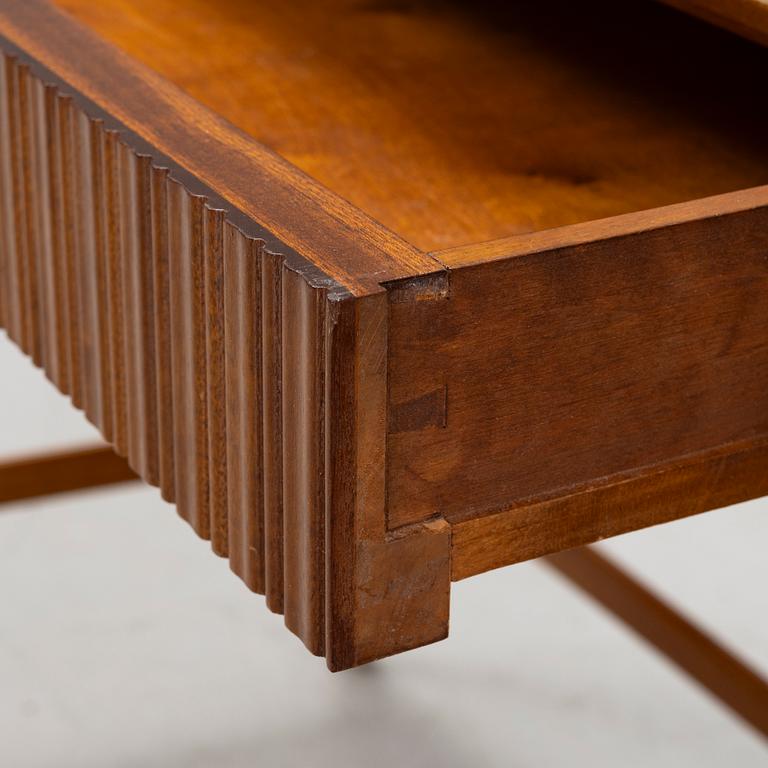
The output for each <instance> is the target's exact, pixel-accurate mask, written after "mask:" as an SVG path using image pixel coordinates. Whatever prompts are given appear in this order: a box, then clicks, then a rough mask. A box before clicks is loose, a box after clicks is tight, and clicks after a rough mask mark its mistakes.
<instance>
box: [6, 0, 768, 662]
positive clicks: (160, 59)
mask: <svg viewBox="0 0 768 768" xmlns="http://www.w3.org/2000/svg"><path fill="white" fill-rule="evenodd" d="M58 5H59V6H61V7H64V8H66V9H68V11H69V12H71V13H72V14H75V15H76V16H78V17H79V18H81V19H83V20H85V21H86V22H87V23H88V24H89V25H91V26H92V27H93V29H94V30H97V32H94V31H88V30H87V29H85V28H84V27H83V26H81V24H80V23H78V22H77V21H76V20H75V19H74V18H73V17H72V16H71V15H69V13H67V12H64V11H62V10H61V9H60V8H58V9H57V8H54V7H52V6H51V5H50V4H49V3H47V2H44V0H29V1H28V2H27V1H25V2H22V0H8V2H5V3H3V4H2V5H1V6H0V36H2V39H1V40H0V48H1V49H2V51H3V55H2V57H0V159H1V160H2V163H1V164H0V216H1V217H2V219H1V221H2V228H0V287H1V290H0V322H1V323H2V325H3V327H5V328H6V329H7V330H8V333H9V335H10V336H11V338H12V339H13V340H14V341H15V342H16V343H17V344H19V346H20V347H21V348H22V349H24V350H25V351H26V352H27V353H28V354H29V355H30V356H31V357H32V359H33V360H34V361H35V362H36V363H37V364H38V365H40V366H41V367H42V368H43V369H44V370H45V371H46V373H47V375H48V376H49V377H50V378H51V379H52V380H53V381H54V383H55V384H56V386H57V387H58V388H59V389H60V390H61V391H62V392H65V393H69V394H70V396H71V398H72V400H73V403H74V404H75V405H76V406H77V407H81V408H83V409H84V411H85V412H86V414H87V416H88V417H89V418H90V419H91V421H93V422H94V424H96V426H97V427H98V428H99V429H100V431H101V432H102V434H103V435H104V436H105V438H106V439H107V440H109V441H110V442H112V443H113V445H114V446H115V448H116V450H117V451H118V452H119V453H120V454H121V455H124V456H126V457H127V458H128V461H129V463H130V465H131V466H132V467H133V469H134V470H135V471H136V472H137V473H138V474H139V475H141V477H142V478H143V479H144V480H145V481H146V482H149V483H151V484H155V485H158V486H159V487H160V489H161V492H162V494H163V496H164V498H166V499H167V500H169V501H173V502H175V503H176V505H177V508H178V511H179V514H180V515H181V516H182V517H183V518H184V519H186V520H187V521H188V522H189V523H190V525H191V526H192V527H193V528H194V530H195V531H196V532H197V533H198V534H199V535H200V536H202V537H204V538H206V539H210V540H211V546H212V548H213V550H214V551H215V552H216V553H217V554H219V555H221V556H225V557H228V558H229V562H230V566H231V568H232V570H233V571H234V572H235V573H237V574H238V575H239V576H240V578H241V579H242V580H243V581H244V582H245V583H246V584H247V585H248V586H249V587H250V588H251V589H252V590H254V591H256V592H260V593H264V594H266V599H267V604H268V605H269V607H270V608H271V609H272V610H274V611H277V612H283V613H284V614H285V622H286V624H287V625H288V627H289V628H290V629H291V630H292V631H293V632H294V633H295V634H296V635H298V636H299V637H300V638H301V640H302V641H303V642H304V643H305V645H306V646H307V647H308V648H309V649H310V650H311V651H312V652H313V653H316V654H320V655H324V656H326V659H327V662H328V665H329V666H330V667H331V669H334V670H336V669H344V668H347V667H350V666H354V665H357V664H362V663H365V662H367V661H371V660H373V659H376V658H380V657H382V656H386V655H389V654H392V653H397V652H399V651H402V650H406V649H409V648H414V647H417V646H419V645H423V644H425V643H428V642H432V641H434V640H438V639H440V638H442V637H444V636H445V635H446V633H447V628H448V610H449V591H450V582H451V579H458V578H463V577H465V576H469V575H472V574H474V573H478V572H480V571H482V570H487V569H488V568H492V567H498V566H500V565H505V564H508V563H512V562H517V561H519V560H522V559H526V558H530V557H536V556H539V555H542V554H546V553H550V552H556V551H558V550H560V549H563V548H566V547H571V546H574V545H577V544H583V543H587V542H590V541H593V540H596V539H598V538H600V537H604V536H608V535H615V534H616V533H620V532H625V531H629V530H634V529H636V528H639V527H643V526H646V525H651V524H655V523H659V522H664V521H666V520H670V519H673V518H675V517H681V516H684V515H690V514H694V513H697V512H701V511H704V510H707V509H711V508H714V507H716V506H722V505H726V504H730V503H735V502H737V501H742V500H744V499H748V498H752V497H754V496H757V495H761V494H764V493H766V479H765V478H766V477H768V473H767V472H766V468H767V465H768V459H767V454H766V445H765V440H766V439H768V421H766V414H768V408H767V407H766V406H768V401H767V400H766V392H768V387H766V379H768V346H766V336H765V328H766V327H768V310H767V309H766V307H768V302H766V301H765V297H766V294H767V293H768V262H766V260H765V248H764V243H765V235H764V233H765V230H766V227H767V226H768V188H767V187H760V186H755V185H757V184H760V183H762V182H764V181H766V180H767V179H768V148H767V147H766V144H765V141H764V137H765V135H766V128H767V127H768V112H767V111H766V106H765V105H764V104H763V103H762V102H760V101H756V100H755V98H754V93H755V89H756V87H757V86H758V85H759V84H760V83H761V82H762V81H761V80H760V75H759V72H760V71H761V70H760V67H761V66H763V65H764V52H763V51H762V50H761V49H760V48H758V47H757V46H753V45H752V44H749V43H747V42H745V41H742V40H739V39H738V38H736V37H733V36H731V35H729V34H727V33H725V32H722V31H720V30H716V29H713V28H710V27H708V26H706V25H704V24H701V23H700V22H698V21H696V20H693V19H690V18H687V17H686V16H684V15H681V14H678V13H677V12H674V11H672V10H670V9H667V8H664V7H663V6H662V5H660V4H652V3H645V2H643V3H632V4H628V5H627V8H626V9H625V8H622V9H621V12H620V13H619V12H618V11H615V10H614V9H613V6H612V4H609V3H602V2H598V0H595V7H596V8H598V9H599V10H600V14H599V15H598V16H597V17H595V19H592V18H589V17H583V14H582V12H581V10H580V9H577V10H573V9H571V6H570V5H569V4H565V3H562V4H558V12H562V14H563V16H562V19H563V20H567V23H565V21H563V23H561V24H560V25H559V26H558V29H561V30H562V31H557V29H556V28H555V27H553V25H551V24H550V23H549V18H550V16H551V9H548V10H547V11H546V14H545V13H544V11H539V10H538V9H537V7H535V5H534V4H514V7H512V6H510V7H509V8H506V9H505V8H504V7H501V4H498V5H497V4H493V3H485V2H482V3H480V4H479V5H477V7H473V8H472V9H468V8H467V7H466V6H460V5H459V4H457V3H450V2H449V3H434V4H432V3H428V4H426V5H424V6H421V5H419V6H418V7H411V6H409V5H406V6H404V7H402V8H401V7H400V6H386V7H379V6H375V7H370V8H369V7H366V8H365V9H359V8H358V9H357V10H355V9H350V8H348V7H347V6H346V5H343V4H341V3H340V2H338V0H334V2H331V0H328V2H324V3H319V4H314V3H299V4H294V5H292V6H290V7H289V8H288V7H286V8H283V7H282V6H281V8H280V10H279V12H278V11H277V10H272V7H271V5H270V4H269V3H258V2H250V3H247V4H245V3H241V2H239V1H238V0H225V1H224V2H222V3H218V4H210V3H207V2H205V3H204V2H202V0H200V1H199V2H198V0H194V1H193V2H191V3H185V4H184V13H183V14H176V13H174V11H175V10H178V5H177V4H175V3H172V2H171V0H154V2H152V3H145V2H144V0H137V1H136V2H131V3H127V2H126V3H124V2H120V1H119V0H108V2H105V3H103V4H93V3H87V4H86V3H81V2H79V0H59V3H58ZM627 19H628V20H627ZM662 27H663V28H668V29H669V31H670V36H669V40H670V42H665V40H666V38H663V39H662V40H660V42H659V44H658V46H657V48H656V49H655V50H654V55H653V56H648V55H647V39H649V36H650V34H651V31H652V30H653V31H655V30H656V29H658V28H662ZM574 29H577V30H578V29H581V30H583V31H584V32H585V34H584V35H580V34H573V33H572V32H573V30H574ZM139 30H140V31H139ZM587 32H589V34H586V33H587ZM110 39H111V40H113V41H115V42H116V43H118V44H119V45H120V46H122V47H123V48H124V49H125V51H127V52H128V53H125V52H120V51H118V50H117V49H116V48H115V47H113V45H112V44H110V43H109V42H108V40H110ZM654 39H656V38H654ZM381 40H384V41H385V42H386V43H388V44H389V46H388V53H387V56H382V55H381V49H380V47H379V46H380V45H381V43H380V42H376V41H381ZM682 46H685V48H686V50H687V51H688V55H686V56H685V57H681V56H680V55H679V52H680V49H681V47H682ZM129 54H130V55H129ZM641 54H642V55H641ZM705 54H706V55H705ZM142 60H143V62H144V64H142V63H140V61H142ZM145 64H149V65H151V66H152V67H153V68H154V69H156V70H158V72H159V73H160V74H158V72H156V71H153V70H151V69H148V68H147V67H146V66H145ZM164 76H165V77H164ZM166 78H168V79H166ZM659 82H664V83H665V84H666V85H667V88H666V90H665V89H660V88H659ZM178 86H182V87H183V88H185V89H186V90H187V91H188V92H189V93H184V92H183V91H182V90H180V89H179V87H178ZM713 93H716V94H717V98H712V94H713ZM190 94H191V95H190ZM227 119H229V120H232V121H233V122H235V123H236V124H237V125H238V127H233V125H232V124H231V123H230V122H227ZM261 141H263V142H264V143H265V144H267V145H269V146H271V147H272V149H273V150H275V151H276V152H279V153H280V155H281V156H279V155H277V154H275V152H273V151H271V150H270V149H268V148H267V147H265V146H263V145H262V144H261V143H260V142H261ZM283 156H284V157H283ZM286 158H287V159H286ZM289 160H290V161H292V162H293V163H295V165H292V164H291V162H288V161H289ZM301 169H303V170H304V171H306V172H308V173H309V174H310V175H311V176H312V177H313V178H310V176H307V175H305V174H304V173H303V172H302V170H301ZM321 182H322V183H321ZM324 185H327V186H324ZM718 192H723V193H724V194H720V195H716V196H714V197H706V196H707V195H711V194H713V193H718ZM345 198H349V199H350V200H351V202H347V201H346V200H345ZM679 201H687V202H679ZM668 203H675V204H674V205H668ZM358 206H360V207H358ZM604 216H608V217H609V218H599V217H604ZM555 225H564V226H557V227H556V228H555V229H546V228H547V227H553V226H555ZM390 228H391V229H390ZM392 230H394V232H393V231H392ZM395 232H396V233H397V234H395ZM401 236H403V237H404V238H406V239H402V237H401ZM489 238H490V240H489ZM481 241H482V242H481ZM448 246H450V247H448ZM427 249H433V250H432V252H431V253H427V252H426V251H427Z"/></svg>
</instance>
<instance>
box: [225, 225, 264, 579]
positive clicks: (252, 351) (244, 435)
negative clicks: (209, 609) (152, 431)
mask: <svg viewBox="0 0 768 768" xmlns="http://www.w3.org/2000/svg"><path fill="white" fill-rule="evenodd" d="M262 258H263V253H262V248H261V246H260V244H259V243H258V242H256V241H253V240H250V239H247V238H245V237H243V235H242V233H241V232H239V231H238V230H237V229H236V228H235V227H234V226H232V225H231V224H226V225H225V241H224V318H225V334H224V335H225V339H226V348H225V351H226V354H225V368H226V402H227V407H226V427H227V430H226V439H227V504H228V516H229V559H230V566H231V568H232V570H233V571H234V572H235V573H236V574H237V575H238V576H240V578H241V579H243V581H244V582H245V583H246V584H247V585H248V587H249V588H250V589H252V590H254V591H256V592H261V593H263V592H264V591H265V584H264V498H263V497H264V493H263V481H264V472H263V450H262V421H263V405H262V387H261V381H262V370H261V365H262V361H261V347H262V339H261V270H260V264H261V259H262Z"/></svg>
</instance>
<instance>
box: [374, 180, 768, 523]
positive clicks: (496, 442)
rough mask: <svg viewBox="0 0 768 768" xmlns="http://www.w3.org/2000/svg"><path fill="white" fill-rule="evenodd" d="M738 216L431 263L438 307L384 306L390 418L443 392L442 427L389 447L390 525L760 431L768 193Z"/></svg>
mask: <svg viewBox="0 0 768 768" xmlns="http://www.w3.org/2000/svg"><path fill="white" fill-rule="evenodd" d="M734 202H735V201H734V200H733V199H732V198H730V197H729V198H728V199H727V200H719V201H709V202H706V201H704V202H703V203H697V204H695V205H693V204H691V205H684V206H681V207H677V208H676V209H675V210H672V211H667V212H666V213H663V214H657V218H656V220H655V221H654V222H653V223H650V222H649V221H648V220H647V218H646V217H645V216H640V217H638V216H636V215H633V216H629V217H627V218H626V219H625V220H624V228H623V229H617V228H615V222H612V223H611V224H609V225H608V227H607V231H604V230H603V227H602V225H601V224H600V223H594V224H593V225H592V226H591V227H590V230H589V232H588V233H587V232H584V231H583V230H582V231H581V232H580V235H581V236H580V237H578V238H577V241H576V242H575V244H573V245H571V244H569V242H568V241H569V234H568V233H567V232H564V233H561V236H560V238H559V241H557V240H556V233H551V234H550V235H548V236H547V237H544V236H541V237H540V238H539V239H536V238H530V239H528V238H525V239H522V242H520V243H518V242H512V243H508V251H507V253H508V257H507V258H503V259H499V260H494V259H492V258H488V259H486V260H483V261H481V262H480V263H477V264H474V265H473V264H471V263H469V261H470V260H469V259H468V258H466V256H465V255H464V256H462V255H459V256H458V257H457V256H456V255H455V254H453V255H452V254H441V256H440V258H441V259H443V260H445V262H446V263H447V264H450V265H451V267H452V269H451V272H450V277H449V280H447V281H446V282H447V283H448V284H447V285H446V288H445V290H444V292H443V294H442V295H441V296H440V297H438V298H436V299H435V300H434V301H431V302H427V301H420V302H393V303H392V305H391V312H392V326H393V329H394V331H395V332H394V333H393V341H392V345H391V349H390V385H389V397H390V410H391V411H392V412H395V413H397V412H398V411H399V410H400V409H402V408H410V407H412V405H411V404H413V403H422V405H424V406H425V407H426V405H427V403H428V402H430V401H427V400H425V398H427V396H428V395H429V394H430V393H434V392H436V391H439V390H441V389H442V388H445V390H446V391H447V395H446V399H445V401H446V402H447V416H446V417H445V418H444V419H443V417H442V416H440V415H438V417H437V418H434V417H433V418H432V421H433V422H434V423H433V424H425V426H424V427H423V428H408V429H403V430H400V431H397V432H396V433H393V434H390V436H389V442H388V459H389V473H390V478H389V519H390V524H392V525H395V526H396V525H404V524H407V523H411V522H415V521H417V520H420V519H424V518H425V517H428V516H430V515H433V514H435V513H436V512H438V511H439V512H440V514H442V515H443V516H444V517H445V518H446V519H448V520H449V521H450V522H451V523H458V522H460V521H464V520H467V519H470V518H472V517H479V516H482V515H486V514H489V513H496V512H499V511H502V510H504V509H505V508H510V507H513V506H514V507H519V506H521V505H524V504H534V503H537V502H538V501H540V500H543V499H547V498H554V497H557V496H565V495H571V494H573V493H575V492H577V491H579V490H581V489H585V488H594V487H595V486H596V485H599V484H604V483H606V482H610V479H611V478H612V477H616V476H619V475H622V474H623V473H626V472H637V473H639V472H646V473H652V472H655V471H656V470H655V468H656V467H659V466H661V465H664V464H666V463H669V462H673V461H677V460H678V459H680V458H682V457H686V456H691V455H694V454H697V453H701V452H704V451H708V450H710V449H713V448H716V447H718V446H721V445H727V444H730V443H735V442H738V441H742V440H749V439H753V438H754V437H757V436H764V435H766V434H768V387H766V382H767V381H768V343H766V341H767V339H766V328H768V301H766V300H765V297H766V296H768V262H766V258H765V232H766V231H767V230H768V189H766V188H761V189H759V190H755V191H753V192H750V193H745V194H744V195H743V196H742V197H741V198H740V200H739V202H738V204H737V205H735V206H733V208H732V210H730V211H729V206H731V204H732V203H734ZM715 211H716V213H715ZM649 224H650V226H649ZM553 240H555V242H553ZM542 241H543V242H542ZM486 249H487V250H489V251H493V253H494V255H495V253H496V252H497V249H498V244H490V245H488V246H487V247H486ZM470 250H471V251H472V253H474V254H477V252H478V251H482V250H483V249H482V248H478V247H473V248H472V249H470ZM441 402H442V401H431V406H430V407H432V408H435V407H436V406H438V405H439V404H440V403H441ZM443 422H444V423H443ZM756 482H759V479H758V478H756ZM759 487H761V488H762V487H763V486H762V483H760V486H759Z"/></svg>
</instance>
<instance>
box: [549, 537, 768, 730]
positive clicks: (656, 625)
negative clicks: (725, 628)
mask: <svg viewBox="0 0 768 768" xmlns="http://www.w3.org/2000/svg"><path fill="white" fill-rule="evenodd" d="M545 562H547V563H549V564H550V565H551V566H553V567H554V568H555V569H556V570H558V571H559V572H560V573H562V574H563V575H564V576H566V577H567V578H568V579H569V580H570V581H572V582H573V583H574V584H576V586H578V587H579V588H580V589H582V590H584V591H585V592H586V593H587V594H588V595H589V596H590V597H592V598H593V599H594V600H596V601H597V602H598V603H600V605H602V606H603V607H604V608H606V609H607V610H608V611H610V612H611V613H612V614H614V615H615V616H617V617H618V618H619V619H621V620H622V621H623V622H624V623H625V624H627V625H628V626H629V627H631V628H632V629H633V630H634V631H635V632H637V633H638V634H639V635H640V636H641V637H643V638H645V640H647V641H648V642H649V643H651V645H653V646H654V647H655V648H656V649H657V650H659V651H660V652H661V653H663V654H665V655H666V656H667V657H668V658H669V659H670V660H671V661H673V662H674V663H675V664H677V665H678V666H679V667H681V668H682V669H683V671H684V672H686V673H687V674H688V675H690V676H691V677H692V678H693V679H694V680H696V681H697V682H698V683H699V684H700V685H702V686H703V687H704V688H707V689H708V690H709V691H710V692H711V693H713V694H714V695H715V696H716V697H717V698H718V699H720V700H721V701H722V702H723V703H724V704H725V705H726V706H728V707H730V708H731V709H732V710H733V711H734V712H735V713H736V714H738V715H739V716H740V717H742V718H744V720H746V721H747V722H748V723H749V724H750V725H752V726H753V727H754V728H756V729H757V730H758V731H759V732H760V733H761V734H762V735H763V736H766V737H768V681H766V680H765V679H763V678H762V677H761V676H760V675H759V674H758V673H757V672H755V671H754V670H753V669H750V668H749V667H748V666H747V665H746V664H745V663H744V662H743V661H741V660H740V659H738V658H737V657H736V656H734V655H733V654H732V653H731V652H729V651H728V650H726V649H725V648H723V647H722V646H720V645H719V644H718V643H717V642H716V641H715V640H714V639H712V638H711V637H710V636H709V635H708V634H707V633H705V632H703V631H702V630H701V629H699V628H698V627H697V626H696V625H695V624H693V623H692V622H691V621H690V620H688V619H686V618H685V617H684V616H682V615H681V614H679V613H678V612H677V611H675V610H673V609H672V608H671V607H670V606H669V605H667V604H666V603H664V602H663V601H662V600H661V599H660V598H659V597H657V596H656V595H655V594H653V592H651V591H650V590H649V589H648V588H647V587H644V586H643V585H642V584H641V583H639V582H638V581H636V580H635V579H633V578H632V577H631V576H630V575H629V574H627V573H625V572H624V571H622V570H621V569H620V568H619V567H617V566H616V565H615V564H614V563H612V562H611V560H610V559H608V558H606V557H605V556H604V555H601V554H599V553H598V552H596V551H595V550H594V549H572V550H570V551H567V552H560V553H559V554H557V555H552V556H550V557H549V558H547V560H546V561H545Z"/></svg>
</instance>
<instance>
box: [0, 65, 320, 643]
mask: <svg viewBox="0 0 768 768" xmlns="http://www.w3.org/2000/svg"><path fill="white" fill-rule="evenodd" d="M0 68H1V69H0V77H1V82H0V160H1V161H2V162H1V164H0V321H1V322H2V325H3V327H4V328H5V329H6V330H7V332H8V334H9V336H10V337H11V338H12V339H13V340H14V341H15V342H16V343H17V344H19V346H21V348H22V349H23V350H24V351H25V352H26V353H27V354H29V355H30V356H31V357H32V359H33V360H34V361H35V362H36V363H37V364H38V365H40V366H41V367H42V368H44V370H45V372H46V373H47V375H48V376H49V378H50V379H51V380H52V381H53V382H54V383H55V384H56V386H57V387H58V388H59V389H60V390H61V391H62V392H65V393H68V394H69V395H70V396H71V398H72V401H73V403H74V404H75V405H77V406H78V407H80V408H82V409H83V410H84V412H85V413H86V415H87V417H88V418H89V419H90V420H91V421H92V422H93V423H94V424H95V425H96V426H97V427H98V428H99V430H100V431H101V433H102V434H103V435H104V437H105V438H106V439H107V440H109V441H110V442H111V443H112V444H113V446H114V448H115V450H116V451H117V452H118V453H120V454H121V455H124V456H125V457H126V458H127V459H128V461H129V463H130V466H131V467H132V468H133V469H134V470H135V471H136V472H137V474H139V475H140V476H141V477H142V478H143V479H144V480H145V481H147V482H148V483H151V484H153V485H157V486H159V487H160V489H161V492H162V495H163V497H164V498H165V499H166V500H168V501H172V502H175V503H176V505H177V508H178V512H179V514H180V515H181V517H183V518H184V519H185V520H187V521H188V522H189V524H190V525H191V526H192V527H193V528H194V530H195V531H196V532H197V533H198V534H199V535H200V536H202V537H204V538H208V539H210V540H211V543H212V547H213V549H214V551H215V552H216V553H217V554H219V555H222V556H226V557H228V558H229V561H230V565H231V568H232V570H233V571H234V572H235V573H236V574H237V575H238V576H239V577H240V578H241V579H242V580H243V581H244V582H245V583H246V584H247V585H248V587H250V588H251V589H252V590H254V591H257V592H260V593H266V594H267V602H268V605H269V607H270V608H271V609H272V610H274V611H278V612H282V610H283V606H284V605H285V608H286V614H287V615H286V623H287V624H288V626H289V627H290V628H291V629H292V630H293V631H294V632H295V633H296V634H298V635H299V636H300V637H301V638H302V639H303V640H304V642H305V643H306V644H307V646H308V647H309V648H310V649H311V650H313V651H314V652H316V653H322V651H323V634H324V632H323V620H324V618H323V615H324V614H323V610H324V606H323V600H324V595H323V579H324V562H323V557H324V553H323V514H324V502H323V473H324V466H323V462H324V460H325V457H324V447H323V445H324V444H323V428H322V424H323V393H324V383H323V382H324V376H325V371H324V364H325V363H324V354H323V352H322V350H323V349H324V343H323V336H324V333H325V323H326V313H325V306H326V295H327V286H328V282H327V281H326V282H322V280H318V278H317V275H310V274H308V273H307V271H306V268H305V267H304V266H302V264H300V263H298V262H296V263H294V262H292V263H291V264H290V265H289V264H288V263H287V262H286V257H285V256H282V255H279V254H276V253H274V252H272V251H271V250H268V249H267V248H266V246H265V243H264V241H263V240H261V239H259V238H257V237H252V236H249V235H247V234H245V233H244V232H243V231H242V229H240V228H238V226H236V225H235V223H234V222H233V221H232V220H230V218H229V217H228V214H227V212H226V211H225V210H222V209H221V208H220V207H217V206H216V205H215V204H213V203H212V202H211V201H210V200H209V199H207V198H206V197H205V196H203V195H201V194H196V193H194V192H192V191H191V190H190V189H189V188H188V186H185V184H184V183H182V182H181V181H179V180H177V179H176V178H174V177H173V173H172V171H169V169H168V168H165V167H162V166H161V165H159V164H158V163H156V162H154V161H153V158H152V157H151V156H150V155H148V154H143V153H140V152H138V151H136V150H135V149H134V148H133V147H132V146H131V144H130V137H126V136H124V135H122V134H121V133H120V132H119V131H117V130H114V129H111V128H108V127H106V126H105V125H104V123H103V122H102V120H101V119H98V118H95V117H93V116H92V115H89V114H88V113H87V110H86V109H85V108H84V107H83V106H82V105H80V104H79V102H77V101H75V100H74V99H73V98H71V97H69V96H67V95H63V94H62V93H60V92H59V91H58V90H57V88H56V87H55V86H52V85H49V84H45V83H44V82H43V81H42V80H41V79H39V78H38V77H36V76H35V75H34V74H33V73H32V72H31V71H30V69H29V68H28V66H27V65H26V64H24V63H21V62H19V61H18V60H17V59H16V58H15V57H14V56H11V55H6V54H4V55H3V56H2V57H0ZM292 258H294V259H295V256H294V257H292ZM318 350H320V351H318Z"/></svg>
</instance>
